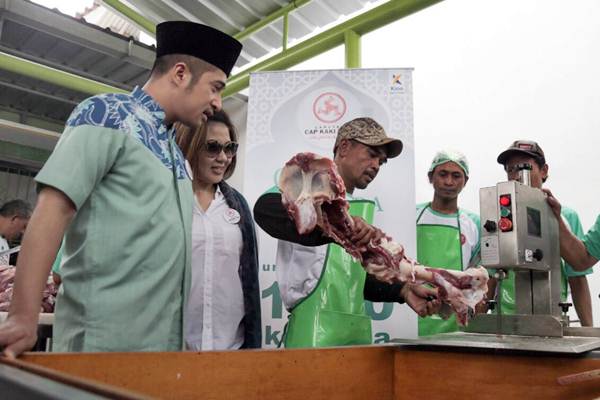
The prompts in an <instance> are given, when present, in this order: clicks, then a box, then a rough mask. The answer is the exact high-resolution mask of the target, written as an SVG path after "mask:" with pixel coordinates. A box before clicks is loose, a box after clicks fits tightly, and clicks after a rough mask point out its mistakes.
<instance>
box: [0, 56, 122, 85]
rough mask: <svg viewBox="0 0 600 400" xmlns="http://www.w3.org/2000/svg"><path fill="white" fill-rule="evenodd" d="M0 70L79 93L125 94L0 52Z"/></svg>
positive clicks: (98, 83) (77, 76) (89, 80)
mask: <svg viewBox="0 0 600 400" xmlns="http://www.w3.org/2000/svg"><path fill="white" fill-rule="evenodd" d="M0 69H3V70H5V71H9V72H13V73H16V74H20V75H24V76H28V77H30V78H34V79H39V80H41V81H44V82H48V83H52V84H54V85H58V86H62V87H64V88H67V89H71V90H75V91H78V92H81V93H87V94H98V93H127V91H126V90H123V89H120V88H117V87H114V86H109V85H105V84H104V83H100V82H96V81H93V80H91V79H87V78H84V77H81V76H79V75H75V74H71V73H68V72H65V71H61V70H58V69H55V68H51V67H48V66H46V65H42V64H38V63H35V62H33V61H28V60H24V59H22V58H18V57H15V56H12V55H10V54H6V53H2V52H0Z"/></svg>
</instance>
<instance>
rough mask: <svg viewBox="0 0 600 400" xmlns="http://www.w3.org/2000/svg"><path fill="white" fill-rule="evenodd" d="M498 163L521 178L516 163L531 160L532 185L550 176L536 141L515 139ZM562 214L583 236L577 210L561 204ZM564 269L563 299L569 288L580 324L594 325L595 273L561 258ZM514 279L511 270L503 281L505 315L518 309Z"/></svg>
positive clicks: (510, 174)
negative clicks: (591, 282)
mask: <svg viewBox="0 0 600 400" xmlns="http://www.w3.org/2000/svg"><path fill="white" fill-rule="evenodd" d="M498 163H499V164H502V165H503V166H504V170H505V171H506V175H507V178H508V179H510V180H518V179H519V171H518V169H517V168H516V166H517V165H518V164H523V163H529V164H530V165H531V168H532V169H531V173H530V176H531V186H532V187H535V188H539V189H541V188H542V185H543V184H544V182H546V179H548V164H547V163H546V158H545V156H544V152H543V150H542V148H541V147H540V145H539V144H537V143H536V142H533V141H529V140H517V141H515V142H513V143H512V144H511V145H510V146H509V148H508V149H506V150H505V151H503V152H502V153H500V155H499V156H498ZM559 215H560V216H561V218H559V220H560V221H561V222H562V227H563V229H568V230H569V232H572V234H573V235H575V237H576V238H580V239H581V238H583V229H582V227H581V222H580V221H579V216H578V215H577V212H575V211H574V210H572V209H570V208H568V207H562V208H561V209H560V214H559ZM561 241H562V234H561ZM561 244H562V243H561ZM561 248H562V246H561ZM561 254H562V252H561ZM563 257H564V255H563ZM592 265H593V264H592ZM561 271H562V276H561V280H562V282H561V288H562V290H561V298H562V300H563V301H566V299H567V296H568V290H569V287H570V288H571V297H572V299H573V304H574V306H575V311H576V312H577V316H578V317H579V321H580V323H581V326H592V322H593V317H592V300H591V296H590V288H589V285H588V281H587V277H586V275H589V274H591V273H592V272H593V270H592V268H588V269H585V268H584V269H583V270H580V271H576V270H575V269H574V268H573V267H572V266H571V265H569V264H567V263H565V261H564V260H561ZM514 279H515V277H514V273H513V272H510V271H509V274H508V277H507V279H505V280H504V281H503V282H502V294H501V297H502V304H501V306H502V312H503V313H505V314H512V313H514V312H515V282H514ZM495 287H496V281H495V280H493V281H492V282H491V283H490V289H493V290H494V291H495ZM492 293H493V292H492ZM492 293H489V294H492Z"/></svg>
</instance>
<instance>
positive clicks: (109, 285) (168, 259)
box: [0, 21, 241, 357]
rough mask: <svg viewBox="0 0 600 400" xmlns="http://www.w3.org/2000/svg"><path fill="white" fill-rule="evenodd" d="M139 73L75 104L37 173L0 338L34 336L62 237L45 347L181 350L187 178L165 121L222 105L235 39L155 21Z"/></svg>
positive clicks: (201, 117) (6, 341)
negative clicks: (125, 87)
mask: <svg viewBox="0 0 600 400" xmlns="http://www.w3.org/2000/svg"><path fill="white" fill-rule="evenodd" d="M156 34H157V50H156V51H157V59H156V62H155V64H154V68H153V70H152V73H151V76H150V79H149V80H148V82H147V83H146V84H145V85H144V87H143V88H139V87H136V88H135V89H134V90H133V92H131V93H130V94H103V95H98V96H94V97H91V98H89V99H87V100H84V101H83V102H82V103H81V104H79V105H78V106H77V107H76V108H75V110H74V111H73V112H72V114H71V116H70V117H69V119H68V121H67V123H66V127H65V130H64V133H63V134H62V136H61V139H60V140H59V142H58V144H57V146H56V148H55V150H54V152H53V153H52V155H51V156H50V158H49V159H48V161H47V162H46V164H45V165H44V167H43V168H42V170H41V171H40V173H39V174H38V175H37V177H36V181H37V183H38V187H39V197H38V205H37V207H36V209H35V210H34V213H33V216H32V218H31V221H30V225H29V227H28V229H27V232H26V234H25V238H24V241H23V245H22V251H21V255H20V257H19V263H18V266H17V277H16V284H15V288H14V296H13V301H12V304H11V308H10V312H9V316H8V318H7V320H6V322H4V323H3V324H2V325H0V346H2V347H4V354H5V355H7V356H9V357H14V356H16V355H18V354H19V353H21V352H22V351H24V350H26V349H28V348H30V347H31V346H32V345H33V344H34V343H35V339H36V330H37V317H38V310H39V307H40V301H41V295H42V288H43V284H44V283H45V282H46V279H47V277H48V274H49V272H50V267H51V265H52V261H53V260H54V258H55V256H56V254H57V250H58V248H59V245H60V242H61V239H62V238H63V236H64V238H65V239H64V251H63V255H62V257H63V260H62V264H61V277H62V285H61V288H60V292H59V295H58V298H57V305H56V312H55V324H54V334H55V340H54V343H53V344H54V350H55V351H167V350H180V349H181V348H182V343H183V341H182V334H183V326H182V325H183V317H182V309H183V305H184V302H185V300H186V296H187V292H188V290H189V278H190V252H191V249H190V248H191V245H190V242H191V220H192V200H193V195H192V187H191V182H190V179H189V176H188V174H187V172H186V167H185V160H184V158H183V155H182V154H181V151H180V150H179V148H178V147H177V145H176V144H175V140H174V131H175V129H174V128H173V123H174V122H176V121H180V122H182V123H185V124H187V125H190V126H197V125H199V124H200V123H201V122H202V121H206V119H207V116H209V115H211V114H212V113H213V112H214V111H215V110H218V109H220V108H221V97H220V92H221V90H222V89H223V88H224V86H225V81H226V78H227V75H228V74H229V72H230V71H231V68H232V67H233V65H234V64H235V61H236V59H237V56H238V55H239V53H240V51H241V44H240V43H239V42H238V41H237V40H235V39H233V38H231V37H230V36H228V35H226V34H224V33H222V32H220V31H217V30H216V29H213V28H210V27H208V26H204V25H200V24H195V23H191V22H183V21H177V22H165V23H162V24H159V25H158V26H157V32H156Z"/></svg>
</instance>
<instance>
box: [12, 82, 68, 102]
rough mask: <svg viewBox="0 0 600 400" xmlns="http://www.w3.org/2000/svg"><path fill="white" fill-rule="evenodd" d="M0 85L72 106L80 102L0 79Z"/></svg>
mask: <svg viewBox="0 0 600 400" xmlns="http://www.w3.org/2000/svg"><path fill="white" fill-rule="evenodd" d="M0 86H4V87H8V88H11V89H15V90H18V91H21V92H24V93H29V94H32V95H35V96H40V97H45V98H47V99H50V100H54V101H59V102H61V103H67V104H70V105H72V106H76V105H77V104H79V103H80V102H79V101H75V100H71V99H68V98H66V97H62V96H57V95H55V94H52V93H46V92H42V91H41V90H36V89H31V88H26V87H24V86H19V85H15V84H14V83H10V82H4V81H0Z"/></svg>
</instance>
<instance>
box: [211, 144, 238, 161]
mask: <svg viewBox="0 0 600 400" xmlns="http://www.w3.org/2000/svg"><path fill="white" fill-rule="evenodd" d="M237 149H238V144H237V143H236V142H227V143H225V144H221V143H219V142H217V141H216V140H209V141H207V142H206V143H205V144H204V150H206V153H207V154H208V156H209V157H217V156H218V155H219V154H221V152H222V151H224V152H225V156H227V158H232V157H233V156H235V153H236V152H237Z"/></svg>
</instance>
